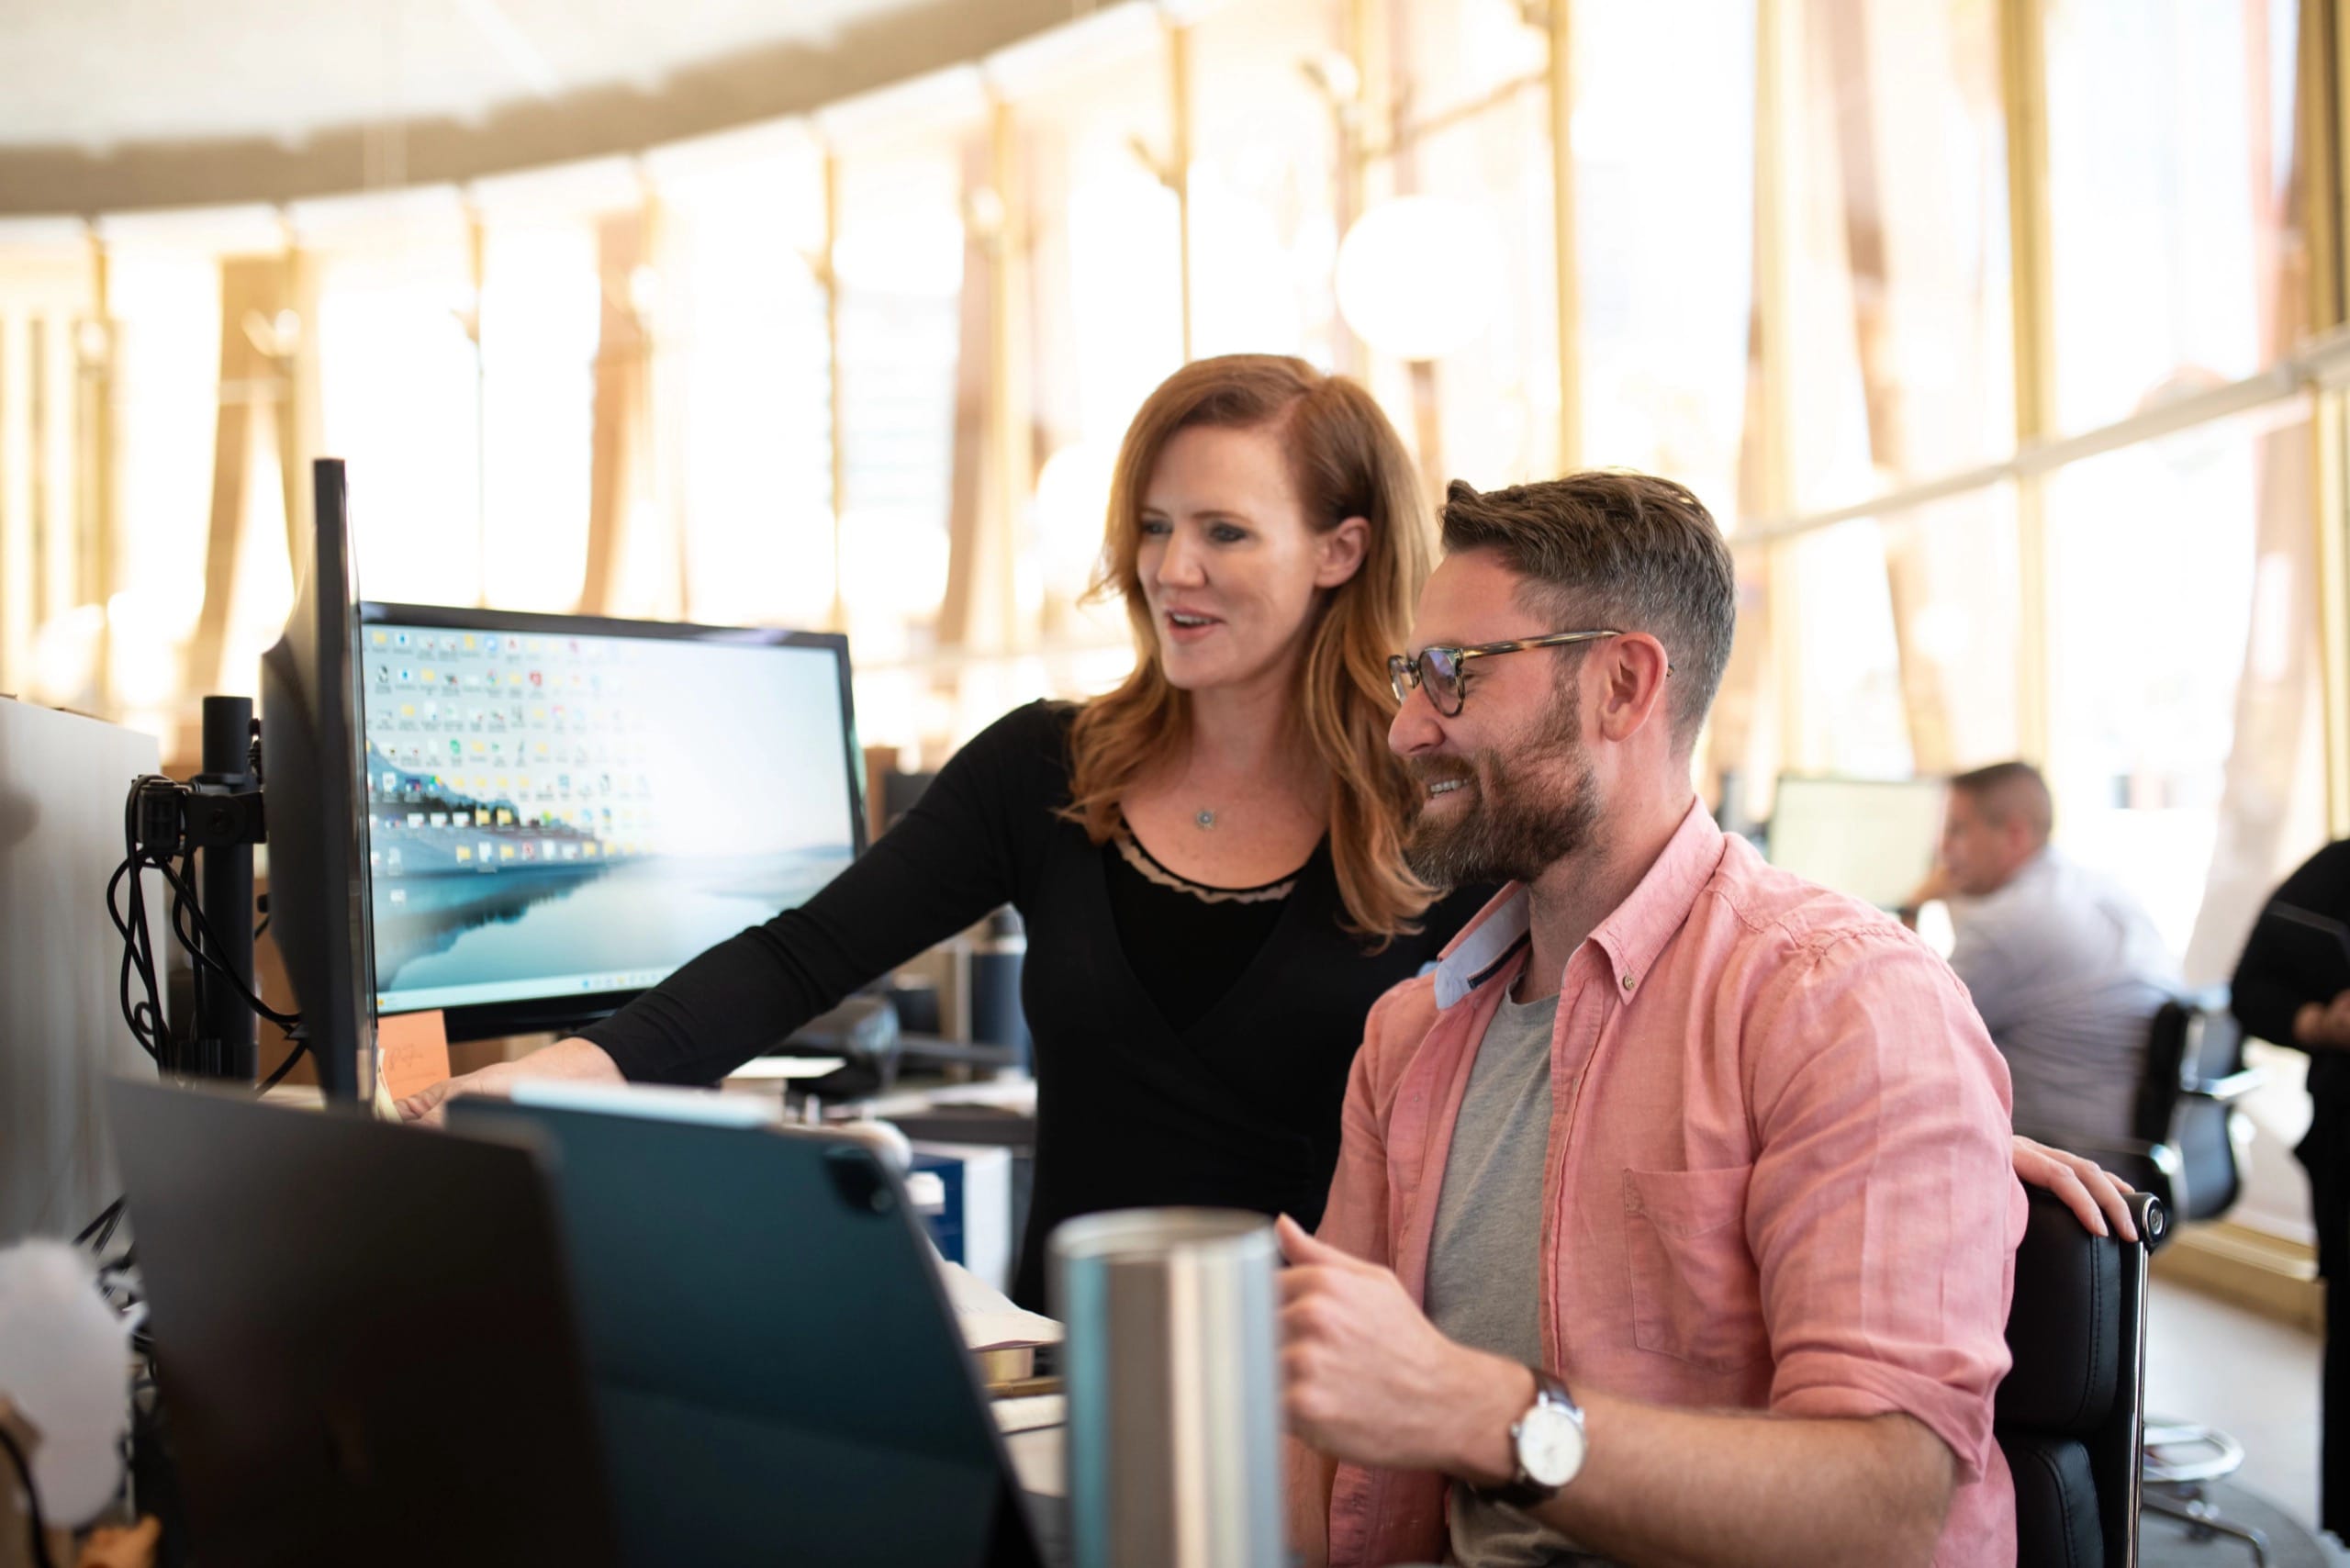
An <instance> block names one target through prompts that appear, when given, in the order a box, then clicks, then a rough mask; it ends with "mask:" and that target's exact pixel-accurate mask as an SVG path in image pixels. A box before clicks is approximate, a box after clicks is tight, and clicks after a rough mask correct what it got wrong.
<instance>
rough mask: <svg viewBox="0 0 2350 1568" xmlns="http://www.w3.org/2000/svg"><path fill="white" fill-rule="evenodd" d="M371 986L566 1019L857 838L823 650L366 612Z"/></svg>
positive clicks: (790, 891) (609, 628)
mask: <svg viewBox="0 0 2350 1568" xmlns="http://www.w3.org/2000/svg"><path fill="white" fill-rule="evenodd" d="M360 618H361V621H362V622H363V625H362V628H361V636H362V642H363V652H362V663H363V665H364V671H363V678H364V686H365V689H366V714H367V748H366V767H367V814H368V846H367V847H368V855H369V859H370V861H371V862H372V865H373V868H374V873H375V1001H376V1002H377V1005H378V1006H379V1007H380V1008H381V1010H382V1011H383V1012H385V1013H386V1014H393V1013H409V1012H417V1011H421V1010H424V1009H430V1008H440V1009H442V1010H443V1011H444V1013H445V1014H446V1025H447V1028H448V1032H449V1035H450V1037H452V1038H453V1039H469V1038H479V1037H482V1036H491V1035H503V1034H513V1033H518V1032H520V1031H523V1030H532V1029H565V1028H576V1027H577V1026H579V1025H583V1024H586V1023H588V1022H591V1021H593V1020H595V1019H597V1018H600V1017H602V1016H604V1015H606V1014H610V1013H611V1012H612V1011H613V1010H615V1009H616V1008H618V1007H620V1006H621V1004H622V1003H624V1002H627V1001H628V1000H629V999H630V998H631V997H632V996H634V995H636V994H637V993H638V992H640V991H643V990H644V988H646V987H647V986H650V985H653V984H655V982H657V981H659V980H661V979H662V978H663V977H665V976H666V975H667V974H668V973H669V972H670V971H671V970H673V969H677V967H678V966H679V965H681V964H683V963H685V962H686V961H687V960H688V959H689V958H693V957H694V956H695V955H696V954H698V953H699V952H701V951H702V950H703V949H705V948H707V947H709V946H711V945H712V944H714V943H717V942H720V941H722V940H723V939H725V938H726V937H729V936H732V935H734V934H735V933H737V932H739V931H741V930H743V929H744V927H746V926H751V925H756V924H760V923H761V922H763V921H766V920H767V919H769V918H770V917H772V916H773V915H774V914H775V913H777V912H778V911H779V910H783V909H787V908H789V907H791V906H793V905H796V904H799V903H802V902H806V901H807V900H808V899H809V898H810V897H811V896H812V895H813V894H814V893H815V892H816V891H817V890H819V889H821V888H822V887H823V885H824V884H825V883H827V882H829V881H830V880H832V879H833V878H834V876H836V875H838V874H839V872H840V871H841V870H842V869H843V868H845V867H846V866H847V865H848V864H849V862H850V860H851V859H852V858H854V857H856V855H857V854H858V853H859V852H861V851H862V850H863V848H864V847H865V828H864V823H865V813H864V803H863V799H862V796H863V775H864V765H863V760H862V754H861V753H860V752H859V750H858V748H857V745H856V724H855V721H854V714H853V711H852V709H851V706H850V700H849V667H848V643H847V639H845V637H842V636H839V635H837V634H833V633H809V632H785V631H777V630H772V629H739V628H724V627H711V626H687V625H675V624H669V623H665V622H633V621H613V620H605V619H601V618H594V617H587V616H557V615H527V614H520V613H513V612H507V611H498V610H453V609H448V608H445V607H434V606H425V605H405V604H367V605H363V606H362V607H361V610H360Z"/></svg>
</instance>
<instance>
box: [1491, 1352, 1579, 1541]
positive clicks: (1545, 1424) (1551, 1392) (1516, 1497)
mask: <svg viewBox="0 0 2350 1568" xmlns="http://www.w3.org/2000/svg"><path fill="white" fill-rule="evenodd" d="M1527 1371H1529V1372H1532V1373H1533V1374H1534V1403H1533V1404H1532V1405H1530V1406H1527V1411H1526V1414H1525V1415H1523V1416H1520V1417H1518V1418H1517V1420H1516V1422H1515V1423H1514V1424H1513V1425H1512V1426H1511V1427H1510V1429H1509V1446H1510V1451H1511V1453H1512V1454H1514V1455H1515V1456H1516V1462H1517V1472H1516V1474H1514V1475H1512V1476H1511V1477H1510V1479H1509V1481H1508V1482H1507V1484H1504V1485H1500V1486H1484V1487H1480V1488H1478V1490H1477V1495H1479V1496H1480V1497H1483V1498H1484V1499H1485V1500H1486V1501H1487V1502H1490V1503H1506V1504H1508V1505H1509V1506H1511V1507H1513V1508H1531V1507H1534V1506H1537V1505H1538V1504H1542V1503H1547V1502H1549V1501H1550V1499H1551V1498H1553V1497H1555V1496H1557V1495H1559V1488H1560V1487H1561V1486H1564V1485H1565V1484H1567V1483H1568V1482H1570V1481H1572V1480H1573V1479H1574V1478H1575V1473H1576V1472H1578V1471H1580V1470H1582V1469H1583V1409H1582V1407H1581V1406H1578V1405H1576V1403H1575V1402H1574V1401H1573V1400H1572V1399H1571V1398H1569V1397H1568V1395H1567V1385H1566V1384H1565V1383H1561V1382H1560V1381H1559V1380H1558V1379H1557V1378H1555V1377H1552V1376H1551V1375H1550V1373H1549V1372H1544V1371H1543V1370H1542V1369H1541V1368H1540V1367H1529V1368H1527Z"/></svg>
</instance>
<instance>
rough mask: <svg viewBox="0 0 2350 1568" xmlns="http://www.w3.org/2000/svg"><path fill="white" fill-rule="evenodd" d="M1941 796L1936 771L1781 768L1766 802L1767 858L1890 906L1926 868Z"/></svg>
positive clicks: (1935, 840) (1937, 831)
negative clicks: (1876, 774)
mask: <svg viewBox="0 0 2350 1568" xmlns="http://www.w3.org/2000/svg"><path fill="white" fill-rule="evenodd" d="M1942 795H1943V785H1942V780H1941V779H1939V778H1904V779H1879V778H1800V777H1796V776H1795V775H1783V776H1782V777H1781V778H1780V779H1779V782H1778V788H1777V789H1776V790H1774V795H1773V800H1772V804H1771V823H1770V832H1769V834H1768V844H1769V854H1770V860H1771V864H1772V865H1774V866H1778V867H1781V868H1785V869H1786V870H1789V871H1793V872H1794V873H1795V874H1796V876H1798V877H1801V878H1804V879H1806V880H1807V881H1813V882H1817V883H1818V884H1819V885H1820V886H1821V887H1823V888H1830V889H1833V890H1835V891H1837V892H1840V893H1849V894H1851V895H1852V897H1854V898H1856V899H1863V900H1865V901H1866V902H1870V903H1873V904H1874V905H1876V906H1877V907H1878V908H1879V909H1897V908H1899V907H1900V906H1901V904H1902V903H1903V902H1905V901H1907V900H1908V897H1909V895H1910V894H1911V893H1912V892H1914V891H1916V890H1917V887H1918V884H1919V883H1920V882H1922V881H1924V880H1925V879H1926V873H1927V872H1928V871H1930V870H1931V869H1932V868H1933V864H1934V852H1935V849H1936V847H1937V846H1939V845H1940V844H1941V842H1942Z"/></svg>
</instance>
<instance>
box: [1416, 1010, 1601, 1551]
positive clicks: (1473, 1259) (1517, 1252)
mask: <svg viewBox="0 0 2350 1568" xmlns="http://www.w3.org/2000/svg"><path fill="white" fill-rule="evenodd" d="M1558 1011H1559V999H1558V998H1557V997H1556V996H1550V997H1546V998H1544V999H1543V1000H1542V1001H1540V1002H1527V1003H1525V1004H1524V1005H1523V1006H1521V1005H1520V1004H1518V1003H1517V1002H1512V1001H1510V1000H1509V999H1508V998H1507V997H1504V998H1503V999H1502V1004H1501V1008H1500V1010H1499V1011H1498V1012H1496V1013H1495V1014H1494V1021H1493V1022H1492V1023H1491V1024H1490V1025H1486V1028H1485V1037H1484V1039H1483V1041H1481V1042H1480V1043H1479V1045H1478V1047H1477V1059H1476V1062H1475V1064H1474V1065H1473V1066H1472V1067H1471V1069H1470V1070H1469V1088H1468V1090H1467V1092H1465V1093H1464V1094H1462V1096H1461V1100H1460V1120H1459V1121H1458V1122H1457V1123H1456V1124H1455V1125H1454V1126H1453V1130H1452V1148H1451V1152H1450V1153H1449V1155H1448V1156H1447V1157H1446V1159H1445V1165H1444V1188H1443V1191H1442V1192H1441V1193H1439V1194H1438V1198H1437V1205H1436V1233H1435V1237H1434V1238H1433V1240H1432V1241H1431V1242H1430V1243H1429V1247H1428V1280H1427V1313H1428V1320H1429V1321H1430V1322H1432V1323H1434V1324H1435V1325H1436V1326H1437V1327H1438V1328H1439V1329H1440V1330H1442V1331H1443V1332H1444V1334H1445V1335H1446V1336H1447V1337H1448V1338H1452V1339H1456V1340H1458V1341H1460V1343H1461V1344H1464V1345H1468V1346H1472V1347H1473V1348H1475V1349H1477V1350H1491V1351H1492V1352H1494V1354H1495V1355H1498V1356H1507V1357H1508V1358H1509V1359H1510V1360H1512V1361H1524V1362H1526V1363H1527V1364H1528V1365H1536V1364H1539V1363H1540V1361H1541V1360H1542V1323H1541V1268H1542V1170H1543V1167H1544V1165H1545V1164H1547V1163H1548V1157H1549V1154H1550V1030H1551V1024H1552V1021H1553V1020H1554V1019H1555V1018H1556V1017H1557V1016H1558ZM1446 1516H1447V1518H1448V1521H1449V1526H1450V1532H1451V1540H1452V1549H1451V1552H1450V1555H1449V1558H1448V1559H1447V1561H1449V1562H1458V1563H1460V1564H1463V1565H1464V1568H1565V1565H1568V1564H1578V1565H1580V1564H1594V1563H1597V1562H1601V1561H1602V1560H1601V1559H1599V1558H1595V1557H1590V1556H1587V1555H1585V1554H1583V1553H1582V1552H1579V1551H1576V1550H1575V1549H1574V1546H1573V1544H1572V1542H1571V1541H1569V1540H1567V1539H1566V1537H1564V1536H1562V1535H1560V1534H1559V1533H1558V1532H1556V1531H1555V1530H1549V1529H1543V1528H1542V1527H1541V1526H1540V1525H1538V1524H1536V1523H1535V1522H1534V1521H1533V1520H1532V1519H1530V1518H1527V1516H1526V1515H1524V1514H1521V1513H1519V1512H1518V1511H1517V1510H1516V1509H1515V1508H1511V1507H1507V1506H1503V1505H1502V1504H1499V1503H1488V1502H1483V1501H1482V1500H1480V1499H1479V1498H1478V1497H1477V1496H1476V1495H1474V1494H1473V1493H1472V1492H1470V1491H1469V1490H1468V1489H1467V1488H1466V1487H1462V1486H1459V1485H1456V1486H1454V1487H1453V1488H1452V1489H1451V1492H1450V1495H1449V1498H1448V1500H1447V1507H1446Z"/></svg>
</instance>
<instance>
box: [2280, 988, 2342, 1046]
mask: <svg viewBox="0 0 2350 1568" xmlns="http://www.w3.org/2000/svg"><path fill="white" fill-rule="evenodd" d="M2293 1038H2294V1039H2295V1040H2296V1041H2297V1042H2299V1043H2300V1044H2301V1045H2304V1046H2322V1047H2333V1049H2335V1050H2350V991H2344V992H2343V993H2342V994H2341V995H2339V996H2337V997H2335V998H2334V999H2333V1001H2332V1002H2306V1003H2304V1004H2303V1005H2302V1007H2301V1010H2300V1012H2299V1013H2296V1014H2294V1015H2293Z"/></svg>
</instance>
